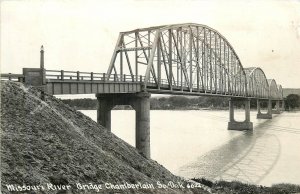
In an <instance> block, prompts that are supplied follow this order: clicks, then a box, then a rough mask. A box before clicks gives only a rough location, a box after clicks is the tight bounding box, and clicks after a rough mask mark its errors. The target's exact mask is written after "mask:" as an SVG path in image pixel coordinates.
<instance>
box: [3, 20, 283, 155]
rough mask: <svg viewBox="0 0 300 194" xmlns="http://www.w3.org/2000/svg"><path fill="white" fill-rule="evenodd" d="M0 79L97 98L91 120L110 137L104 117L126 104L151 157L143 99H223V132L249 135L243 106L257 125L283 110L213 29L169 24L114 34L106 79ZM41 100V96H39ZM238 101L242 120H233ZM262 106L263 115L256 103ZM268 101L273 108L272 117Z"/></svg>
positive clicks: (65, 74) (261, 78) (49, 73)
mask: <svg viewBox="0 0 300 194" xmlns="http://www.w3.org/2000/svg"><path fill="white" fill-rule="evenodd" d="M1 80H12V81H19V82H24V83H25V84H26V85H31V86H34V87H37V88H40V89H41V93H42V94H43V93H44V92H46V93H49V94H52V95H63V94H74V95H76V94H96V97H97V99H98V104H99V106H98V111H97V112H98V116H97V121H98V123H100V124H101V125H103V126H105V127H106V128H107V130H109V131H110V130H111V110H112V109H113V107H114V106H116V105H131V106H132V107H133V108H134V109H135V111H136V148H137V149H138V151H139V152H140V153H141V154H143V155H144V156H145V157H147V158H150V96H151V94H152V93H153V94H171V95H190V96H222V97H228V98H230V100H229V112H230V121H229V122H228V129H229V130H252V129H253V124H252V122H250V99H251V98H252V99H257V110H258V114H257V118H258V119H271V118H272V114H279V113H280V111H282V110H283V107H284V99H283V92H282V87H281V85H278V84H277V83H276V81H275V80H274V79H267V78H266V75H265V73H264V72H263V70H262V69H261V68H259V67H249V68H244V67H243V66H242V63H241V61H240V59H239V57H238V56H237V54H236V52H235V50H234V49H233V47H232V46H231V44H230V43H229V42H228V41H227V39H226V38H225V37H223V36H222V35H221V34H220V33H219V32H217V31H216V30H214V29H212V28H210V27H208V26H205V25H199V24H191V23H187V24H175V25H165V26H154V27H149V28H141V29H136V30H132V31H127V32H121V33H120V34H119V38H118V40H117V44H116V46H115V49H114V51H113V54H112V58H111V62H110V64H109V68H108V71H107V72H106V73H93V72H79V71H64V70H60V71H56V70H46V69H45V67H44V48H43V46H42V47H41V51H40V68H23V74H1ZM42 96H43V95H42ZM237 101H242V102H243V103H244V107H245V121H243V122H237V121H235V119H234V106H235V104H236V102H237ZM262 101H267V102H268V103H267V104H268V106H267V113H261V108H260V107H261V102H262ZM272 101H275V102H276V106H275V107H276V109H275V110H272Z"/></svg>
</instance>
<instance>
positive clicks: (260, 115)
mask: <svg viewBox="0 0 300 194" xmlns="http://www.w3.org/2000/svg"><path fill="white" fill-rule="evenodd" d="M267 109H268V110H267V113H261V111H260V100H258V99H257V115H256V118H257V119H272V101H271V100H268V106H267Z"/></svg>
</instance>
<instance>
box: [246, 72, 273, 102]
mask: <svg viewBox="0 0 300 194" xmlns="http://www.w3.org/2000/svg"><path fill="white" fill-rule="evenodd" d="M244 70H245V72H246V75H247V92H248V93H247V95H248V96H249V97H258V98H266V99H267V98H269V83H268V80H267V77H266V75H265V73H264V71H263V70H262V69H261V68H259V67H249V68H245V69H244Z"/></svg>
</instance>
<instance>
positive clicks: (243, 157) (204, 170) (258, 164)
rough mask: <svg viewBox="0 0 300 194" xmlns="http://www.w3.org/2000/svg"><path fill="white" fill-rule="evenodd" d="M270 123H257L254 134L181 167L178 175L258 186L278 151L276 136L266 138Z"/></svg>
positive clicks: (237, 138) (279, 147) (233, 140)
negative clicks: (234, 181)
mask: <svg viewBox="0 0 300 194" xmlns="http://www.w3.org/2000/svg"><path fill="white" fill-rule="evenodd" d="M271 121H272V120H265V121H264V122H261V123H259V124H258V125H257V126H256V127H255V130H254V131H246V132H244V134H243V135H242V136H238V137H235V138H234V139H232V140H230V141H229V142H228V143H227V144H225V145H223V146H221V147H219V148H217V149H215V150H212V151H211V152H209V153H207V154H205V155H203V156H201V157H199V158H198V159H197V160H196V161H195V162H192V163H189V164H187V165H184V166H182V167H181V168H180V169H179V171H178V174H179V175H181V176H184V177H187V178H193V177H206V178H209V179H212V180H220V179H222V180H229V181H230V180H239V181H242V182H247V183H255V184H257V183H259V182H260V181H261V180H262V179H263V178H264V177H265V176H266V175H267V174H268V173H269V172H270V171H271V170H272V168H273V167H274V165H275V164H276V162H277V161H278V159H279V156H280V151H281V146H280V141H279V140H278V138H277V136H276V135H274V134H266V129H267V128H268V126H269V123H270V122H271Z"/></svg>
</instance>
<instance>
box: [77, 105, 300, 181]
mask: <svg viewBox="0 0 300 194" xmlns="http://www.w3.org/2000/svg"><path fill="white" fill-rule="evenodd" d="M82 112H83V113H84V114H86V115H87V116H89V117H91V118H92V119H93V120H96V117H97V112H96V111H95V110H84V111H82ZM150 115H151V157H152V159H154V160H156V161H157V162H159V163H160V164H162V165H163V166H165V167H166V168H167V169H169V170H170V171H171V172H173V173H174V174H176V175H179V176H183V177H186V178H193V177H206V178H209V179H212V180H219V179H223V180H239V181H243V182H247V183H255V184H261V185H266V186H270V185H271V184H275V183H283V182H284V183H294V184H300V112H284V113H282V114H280V115H273V119H271V120H258V119H256V112H254V111H253V112H251V121H252V122H253V124H254V130H253V131H228V130H227V122H228V116H229V113H228V111H212V110H197V111H196V110H186V111H169V110H153V111H151V113H150ZM235 116H236V119H237V120H243V118H244V111H239V110H237V111H235ZM112 132H113V133H114V134H116V135H117V136H119V137H120V138H122V139H123V140H125V141H126V142H128V143H129V144H131V145H132V146H135V112H134V111H133V110H113V111H112Z"/></svg>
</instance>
